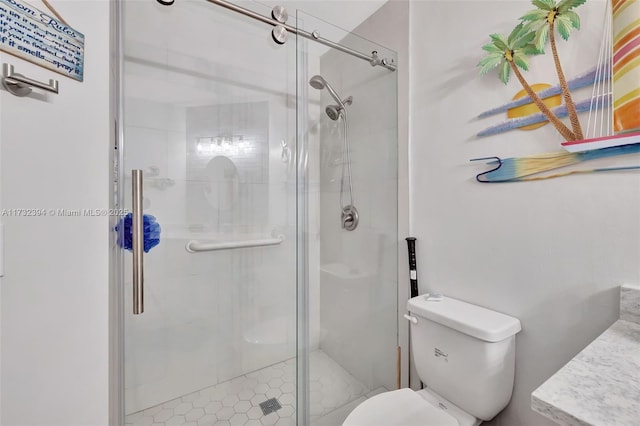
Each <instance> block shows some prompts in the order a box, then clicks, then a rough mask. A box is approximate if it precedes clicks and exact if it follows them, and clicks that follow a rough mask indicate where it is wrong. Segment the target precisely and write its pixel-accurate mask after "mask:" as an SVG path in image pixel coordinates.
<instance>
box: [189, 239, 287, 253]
mask: <svg viewBox="0 0 640 426" xmlns="http://www.w3.org/2000/svg"><path fill="white" fill-rule="evenodd" d="M283 241H284V236H283V235H278V236H277V237H275V238H265V239H262V240H241V241H225V242H222V243H203V242H200V241H198V240H191V241H189V242H187V244H186V245H185V249H186V250H187V251H188V252H189V253H198V252H202V251H215V250H228V249H237V248H245V247H263V246H277V245H278V244H282V242H283Z"/></svg>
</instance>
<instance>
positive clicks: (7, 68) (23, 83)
mask: <svg viewBox="0 0 640 426" xmlns="http://www.w3.org/2000/svg"><path fill="white" fill-rule="evenodd" d="M2 85H3V86H4V88H5V89H7V91H8V92H9V93H11V94H13V95H16V96H20V97H22V96H27V95H28V94H29V93H31V91H32V89H31V88H32V87H37V88H38V89H42V90H46V91H47V92H51V93H56V94H57V93H58V80H53V79H50V80H49V84H46V83H41V82H39V81H36V80H32V79H30V78H28V77H25V76H24V75H22V74H18V73H16V72H14V71H13V65H11V64H7V63H4V64H2Z"/></svg>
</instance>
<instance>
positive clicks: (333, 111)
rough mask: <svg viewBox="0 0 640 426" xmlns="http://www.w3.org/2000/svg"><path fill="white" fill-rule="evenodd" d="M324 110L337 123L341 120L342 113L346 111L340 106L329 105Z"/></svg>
mask: <svg viewBox="0 0 640 426" xmlns="http://www.w3.org/2000/svg"><path fill="white" fill-rule="evenodd" d="M324 110H325V112H326V113H327V115H328V116H329V118H330V119H332V120H334V121H335V120H337V119H338V118H340V115H341V114H342V111H344V108H342V107H341V106H339V105H327V107H326V108H325V109H324Z"/></svg>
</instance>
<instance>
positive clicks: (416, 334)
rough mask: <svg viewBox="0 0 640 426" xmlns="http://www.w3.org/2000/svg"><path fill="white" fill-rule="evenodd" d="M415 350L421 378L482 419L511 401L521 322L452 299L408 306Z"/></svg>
mask: <svg viewBox="0 0 640 426" xmlns="http://www.w3.org/2000/svg"><path fill="white" fill-rule="evenodd" d="M407 309H408V310H409V312H411V314H412V315H413V317H414V318H416V319H417V321H413V320H412V322H411V348H412V352H413V358H414V362H415V364H416V369H417V370H418V374H419V376H420V379H421V380H422V382H423V383H424V384H425V386H426V387H427V388H429V389H431V390H432V391H433V392H435V393H437V394H438V395H440V396H442V397H444V398H445V399H447V400H449V401H451V402H452V403H454V404H455V405H457V406H458V407H460V408H461V409H462V410H464V411H466V412H467V413H469V414H471V415H472V416H474V417H476V418H478V419H481V420H485V421H486V420H491V419H492V418H493V417H495V415H496V414H498V413H499V412H500V411H502V409H503V408H504V407H506V406H507V404H508V403H509V400H510V399H511V393H512V391H513V380H514V372H515V349H516V344H515V335H516V333H518V332H519V331H520V330H521V326H520V321H519V320H518V319H516V318H513V317H510V316H508V315H505V314H501V313H499V312H495V311H492V310H490V309H486V308H482V307H480V306H476V305H472V304H470V303H466V302H462V301H460V300H456V299H452V298H449V297H442V298H441V300H439V301H437V300H433V301H431V300H428V299H427V297H426V296H424V295H422V296H417V297H414V298H412V299H410V300H409V301H408V302H407Z"/></svg>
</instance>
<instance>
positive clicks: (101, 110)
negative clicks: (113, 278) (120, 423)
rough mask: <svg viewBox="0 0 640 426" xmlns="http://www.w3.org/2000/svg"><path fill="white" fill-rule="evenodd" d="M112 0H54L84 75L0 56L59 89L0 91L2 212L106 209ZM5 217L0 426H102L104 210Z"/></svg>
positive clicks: (104, 402)
mask: <svg viewBox="0 0 640 426" xmlns="http://www.w3.org/2000/svg"><path fill="white" fill-rule="evenodd" d="M28 3H29V4H31V5H33V6H34V7H37V8H39V9H41V10H43V11H44V10H47V9H46V6H44V4H42V3H41V2H39V1H29V2H28ZM110 3H111V2H108V1H102V0H91V1H85V0H83V1H74V0H66V1H57V2H55V7H56V9H57V10H58V11H59V12H60V14H61V15H62V16H64V18H65V19H66V20H67V21H68V22H69V23H71V25H72V26H73V27H74V28H76V29H78V30H79V31H81V32H82V33H84V35H85V37H86V45H85V62H84V81H83V82H78V81H74V80H72V79H69V78H67V77H65V76H62V75H58V74H55V73H53V72H51V71H49V70H45V69H43V68H40V67H38V66H36V65H33V64H31V63H29V62H26V61H23V60H21V59H18V58H16V57H14V56H10V55H7V54H5V53H2V54H0V61H1V62H7V63H10V64H12V65H14V66H15V71H16V72H18V73H20V74H23V75H25V76H28V77H30V78H33V79H36V80H39V81H48V79H50V78H52V79H57V80H59V83H60V85H59V86H60V92H59V93H58V94H57V95H54V94H44V93H43V92H42V91H39V90H37V89H36V90H34V93H33V95H30V96H28V97H24V98H18V97H15V96H13V95H11V94H9V93H8V92H7V91H5V90H2V91H0V139H1V157H2V164H1V169H2V170H1V171H2V176H1V179H0V180H1V182H2V188H1V190H0V194H1V201H0V203H1V205H2V207H3V208H6V209H12V208H15V209H21V208H24V209H27V208H33V209H47V208H48V209H50V208H59V209H96V208H107V207H108V203H109V187H110V182H111V176H110V171H111V169H110V167H109V155H110V152H111V151H112V146H111V141H112V136H113V134H112V129H113V124H112V121H111V119H110V109H109V108H110V90H109V86H110V84H109V82H110V74H111V71H110V64H109V60H110V54H109V48H110V46H109V42H110V32H111V29H112V28H113V27H112V26H110V23H109V14H110ZM2 222H3V223H4V225H5V240H4V247H5V252H4V254H5V258H4V260H5V275H4V277H3V278H2V279H1V280H0V281H1V283H0V299H1V304H2V306H1V311H2V316H1V318H0V324H1V330H0V335H1V336H2V337H1V343H0V345H1V353H0V358H1V359H2V362H1V364H0V388H1V389H2V392H0V405H1V406H2V412H1V415H0V423H1V424H3V425H24V426H29V425H68V426H73V425H78V426H81V425H94V426H106V425H108V424H109V417H108V414H109V411H108V401H109V395H108V386H109V376H108V368H109V365H108V362H109V361H108V354H109V348H108V341H109V334H108V331H109V329H108V326H109V322H108V320H109V314H108V307H109V291H108V290H109V233H108V230H109V226H110V225H109V217H107V216H101V217H77V216H73V217H59V216H50V215H48V216H47V217H17V216H14V217H8V216H5V217H3V218H2Z"/></svg>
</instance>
